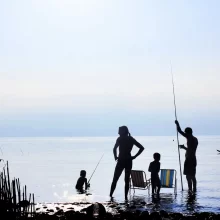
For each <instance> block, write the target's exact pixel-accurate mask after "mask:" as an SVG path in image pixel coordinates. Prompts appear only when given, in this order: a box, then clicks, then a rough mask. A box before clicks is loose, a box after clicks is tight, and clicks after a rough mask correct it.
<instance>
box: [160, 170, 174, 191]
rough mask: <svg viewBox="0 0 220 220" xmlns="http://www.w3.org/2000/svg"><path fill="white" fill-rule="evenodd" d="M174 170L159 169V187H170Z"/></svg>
mask: <svg viewBox="0 0 220 220" xmlns="http://www.w3.org/2000/svg"><path fill="white" fill-rule="evenodd" d="M174 172H175V170H169V169H161V170H160V182H161V187H167V188H172V187H173V179H174V174H175V173H174Z"/></svg>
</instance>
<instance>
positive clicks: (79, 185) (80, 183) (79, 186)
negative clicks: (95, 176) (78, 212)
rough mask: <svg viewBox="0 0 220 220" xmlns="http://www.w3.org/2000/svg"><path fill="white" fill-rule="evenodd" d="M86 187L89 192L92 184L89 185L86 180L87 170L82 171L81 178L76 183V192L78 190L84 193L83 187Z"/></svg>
mask: <svg viewBox="0 0 220 220" xmlns="http://www.w3.org/2000/svg"><path fill="white" fill-rule="evenodd" d="M84 185H85V190H87V189H88V188H89V187H90V184H89V183H87V178H86V171H85V170H81V171H80V177H79V179H78V180H77V183H76V190H78V191H79V192H81V193H83V191H84V190H83V186H84Z"/></svg>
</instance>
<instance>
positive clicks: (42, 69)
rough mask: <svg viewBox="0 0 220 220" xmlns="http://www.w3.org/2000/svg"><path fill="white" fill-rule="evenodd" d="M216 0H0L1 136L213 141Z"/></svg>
mask: <svg viewBox="0 0 220 220" xmlns="http://www.w3.org/2000/svg"><path fill="white" fill-rule="evenodd" d="M219 8H220V1H218V0H210V1H206V0H194V1H191V0H178V1H176V0H166V1H164V0H136V1H134V0H133V1H131V0H111V1H107V0H7V1H4V0H0V30H1V34H0V136H1V137H5V136H6V137H7V136H23V137H24V136H114V135H117V132H118V127H119V126H121V125H127V126H128V127H129V129H130V131H131V133H132V135H134V136H138V135H142V136H147V135H175V125H174V119H175V116H174V105H173V93H172V78H171V66H172V70H173V75H174V83H175V94H176V105H177V116H178V120H179V121H180V124H181V125H182V127H183V128H184V127H186V126H191V127H192V128H193V130H194V134H195V135H218V134H220V118H219V112H220V87H219V82H220V73H219V71H220V62H219V60H220V41H219V39H220V26H219V20H220V14H219Z"/></svg>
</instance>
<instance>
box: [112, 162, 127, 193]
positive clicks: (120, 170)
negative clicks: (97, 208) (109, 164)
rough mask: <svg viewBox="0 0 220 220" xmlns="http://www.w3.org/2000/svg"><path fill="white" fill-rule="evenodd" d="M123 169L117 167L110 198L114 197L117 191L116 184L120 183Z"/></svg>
mask: <svg viewBox="0 0 220 220" xmlns="http://www.w3.org/2000/svg"><path fill="white" fill-rule="evenodd" d="M123 169H124V168H120V167H118V166H117V165H116V167H115V173H114V177H113V181H112V185H111V190H110V197H112V195H113V193H114V191H115V188H116V184H117V182H118V179H119V177H120V176H121V173H122V171H123Z"/></svg>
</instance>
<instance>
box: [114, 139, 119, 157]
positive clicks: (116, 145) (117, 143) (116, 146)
mask: <svg viewBox="0 0 220 220" xmlns="http://www.w3.org/2000/svg"><path fill="white" fill-rule="evenodd" d="M118 147H119V141H118V139H117V141H116V143H115V146H114V148H113V154H114V157H115V160H117V159H118V157H117V148H118Z"/></svg>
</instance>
